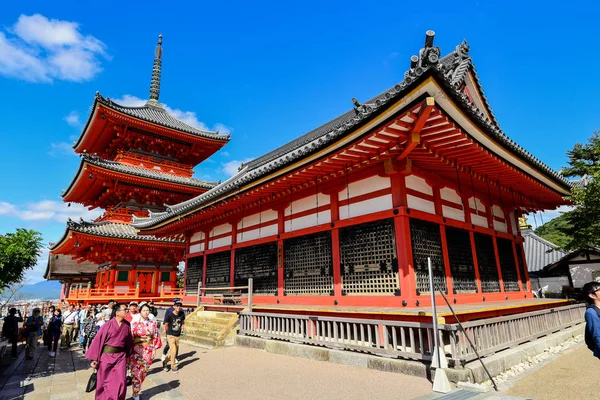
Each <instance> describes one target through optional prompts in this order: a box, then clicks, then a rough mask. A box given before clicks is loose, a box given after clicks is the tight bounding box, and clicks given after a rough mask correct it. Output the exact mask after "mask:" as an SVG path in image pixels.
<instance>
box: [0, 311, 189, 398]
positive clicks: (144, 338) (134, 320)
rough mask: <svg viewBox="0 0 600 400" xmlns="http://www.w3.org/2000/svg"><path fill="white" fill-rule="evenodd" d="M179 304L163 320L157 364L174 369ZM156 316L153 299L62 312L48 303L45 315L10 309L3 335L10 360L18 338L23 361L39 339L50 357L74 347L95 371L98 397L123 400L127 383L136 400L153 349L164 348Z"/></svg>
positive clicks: (179, 331) (179, 327)
mask: <svg viewBox="0 0 600 400" xmlns="http://www.w3.org/2000/svg"><path fill="white" fill-rule="evenodd" d="M181 307H182V303H181V302H180V300H179V299H174V302H173V306H172V307H170V308H168V309H167V310H166V312H165V316H164V319H163V321H162V322H163V325H164V332H165V334H166V342H167V343H166V345H165V346H164V348H163V351H162V355H161V361H162V367H163V369H164V370H165V371H169V369H170V370H171V372H173V373H177V372H178V371H179V368H178V366H177V364H178V360H177V355H178V351H179V338H180V336H181V335H182V333H183V325H184V323H185V314H184V312H183V310H182V309H181ZM25 312H26V311H25ZM157 317H158V311H157V309H156V307H155V306H154V303H153V302H152V301H150V302H142V303H140V304H138V303H137V302H135V301H132V302H130V303H128V304H125V303H117V302H115V301H114V300H110V301H109V302H108V304H105V305H97V304H96V305H94V304H88V305H85V306H83V305H79V304H77V305H75V304H68V305H67V307H66V310H64V311H63V310H61V309H60V308H56V307H55V306H50V307H49V309H48V312H47V313H46V314H45V315H41V311H40V309H39V308H34V309H33V311H32V313H31V315H30V316H27V317H26V318H23V316H22V315H21V313H20V311H17V310H16V309H15V308H11V309H10V310H9V315H8V316H7V317H5V318H4V325H3V327H2V336H4V337H5V338H6V339H7V340H8V341H9V344H10V345H11V355H12V357H13V358H17V344H18V342H19V341H23V342H25V343H26V345H25V358H26V359H27V360H31V359H33V353H34V352H35V350H36V347H37V345H38V342H39V340H40V339H41V340H42V341H43V343H44V345H45V346H46V347H47V348H48V352H49V356H50V357H56V352H57V350H58V346H59V343H60V348H61V349H67V348H71V347H72V346H78V347H79V348H80V349H81V351H82V352H83V354H84V355H85V357H86V358H88V359H89V360H91V361H92V363H91V367H92V368H95V369H96V370H97V386H96V398H97V399H108V398H112V399H124V398H125V393H126V387H127V384H128V383H131V385H132V389H133V397H134V400H139V394H140V392H141V389H142V383H143V382H144V379H145V378H146V375H147V373H148V370H149V368H150V366H151V365H152V363H153V361H154V355H155V351H156V350H158V349H160V348H161V347H163V346H162V344H163V341H162V339H161V336H160V333H159V330H160V323H159V322H158V321H157ZM21 323H22V326H21V327H19V325H20V324H21ZM109 381H110V383H109Z"/></svg>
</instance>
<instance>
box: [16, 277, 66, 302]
mask: <svg viewBox="0 0 600 400" xmlns="http://www.w3.org/2000/svg"><path fill="white" fill-rule="evenodd" d="M61 288H62V285H61V283H60V282H59V281H41V282H38V283H34V284H28V285H25V286H23V288H22V289H21V290H20V291H19V293H22V294H23V296H24V297H26V298H28V299H42V300H55V299H58V298H60V290H61Z"/></svg>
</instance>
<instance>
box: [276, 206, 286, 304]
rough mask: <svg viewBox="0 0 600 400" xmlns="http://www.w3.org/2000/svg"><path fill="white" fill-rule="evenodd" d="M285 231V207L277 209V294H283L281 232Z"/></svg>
mask: <svg viewBox="0 0 600 400" xmlns="http://www.w3.org/2000/svg"><path fill="white" fill-rule="evenodd" d="M284 232H285V207H284V206H282V207H281V208H279V209H277V233H278V235H277V237H278V238H279V239H277V295H278V296H283V295H284V288H285V286H284V281H283V279H284V270H283V239H281V234H282V233H284Z"/></svg>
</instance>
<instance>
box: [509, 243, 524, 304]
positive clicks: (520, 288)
mask: <svg viewBox="0 0 600 400" xmlns="http://www.w3.org/2000/svg"><path fill="white" fill-rule="evenodd" d="M510 242H511V243H512V250H513V257H514V258H515V266H516V267H517V280H518V282H519V291H521V292H522V291H523V290H524V289H523V284H522V282H521V271H520V269H521V268H519V258H518V257H517V245H516V244H515V242H514V240H511V241H510Z"/></svg>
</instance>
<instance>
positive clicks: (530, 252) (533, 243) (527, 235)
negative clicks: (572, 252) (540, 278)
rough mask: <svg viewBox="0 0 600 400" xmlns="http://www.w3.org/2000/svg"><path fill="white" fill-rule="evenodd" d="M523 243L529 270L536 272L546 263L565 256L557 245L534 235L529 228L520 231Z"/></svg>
mask: <svg viewBox="0 0 600 400" xmlns="http://www.w3.org/2000/svg"><path fill="white" fill-rule="evenodd" d="M521 234H522V235H523V239H525V243H524V244H523V248H524V250H525V260H526V261H527V269H528V270H529V272H538V271H541V270H543V269H544V267H545V266H546V265H549V264H552V263H554V262H556V261H558V260H560V259H561V258H563V257H564V256H565V254H566V253H565V252H564V251H563V250H561V249H560V248H559V247H558V246H557V245H555V244H554V243H552V242H549V241H548V240H546V239H543V238H541V237H539V236H538V235H536V234H535V233H534V232H533V230H531V229H523V230H522V231H521Z"/></svg>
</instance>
